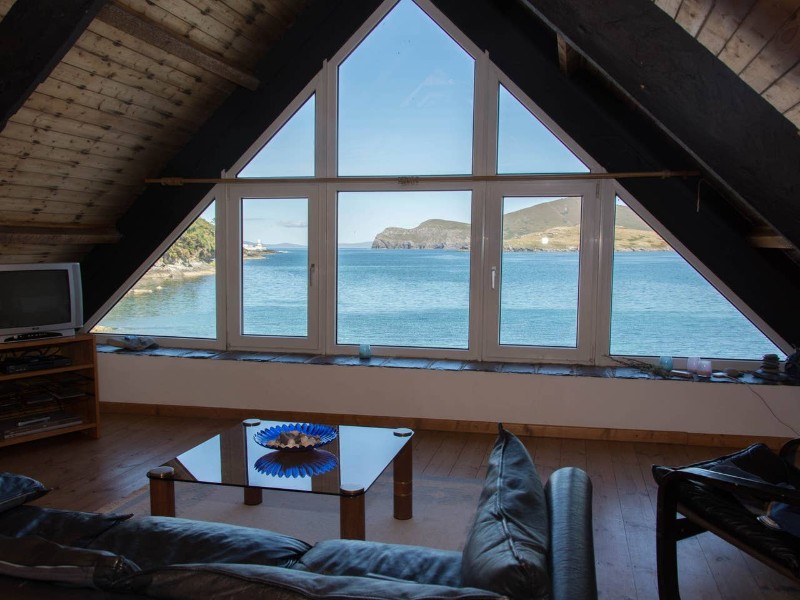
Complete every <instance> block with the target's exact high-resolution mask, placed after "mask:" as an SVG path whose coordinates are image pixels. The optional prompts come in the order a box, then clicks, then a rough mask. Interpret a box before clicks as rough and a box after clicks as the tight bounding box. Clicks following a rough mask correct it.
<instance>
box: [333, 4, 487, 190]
mask: <svg viewBox="0 0 800 600" xmlns="http://www.w3.org/2000/svg"><path fill="white" fill-rule="evenodd" d="M474 71H475V61H474V60H473V59H472V58H471V57H470V56H469V55H468V54H467V53H466V52H465V51H464V50H463V49H462V48H461V47H460V46H459V45H458V44H456V42H454V41H453V39H452V38H450V37H449V36H448V35H447V34H446V33H445V32H444V31H442V29H441V28H440V27H439V26H438V25H437V24H436V23H434V22H433V21H432V20H431V19H430V18H429V17H428V16H427V15H426V14H425V13H424V12H423V11H422V10H421V9H420V8H419V7H418V6H417V5H416V4H414V3H413V2H411V0H402V1H401V2H400V3H399V4H398V5H397V6H396V7H395V8H394V9H393V10H392V11H391V12H390V13H389V14H388V15H387V16H386V17H385V18H384V19H383V21H381V23H380V24H378V26H377V27H376V28H375V29H374V30H373V31H372V33H370V34H369V36H367V38H366V39H365V40H364V41H363V42H361V44H360V45H359V46H358V48H356V49H355V50H354V51H353V53H352V54H351V55H350V56H349V57H348V58H347V59H346V60H345V61H344V62H343V63H342V65H341V66H340V67H339V117H338V118H339V130H338V131H339V174H340V175H344V176H348V175H436V174H439V175H447V174H463V173H471V172H472V106H473V94H474V92H473V88H474Z"/></svg>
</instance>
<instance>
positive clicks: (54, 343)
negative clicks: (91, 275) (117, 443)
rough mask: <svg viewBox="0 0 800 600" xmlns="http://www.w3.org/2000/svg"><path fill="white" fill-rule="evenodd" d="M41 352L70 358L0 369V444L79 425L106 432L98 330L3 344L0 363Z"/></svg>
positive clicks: (93, 433)
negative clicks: (27, 368) (62, 361)
mask: <svg viewBox="0 0 800 600" xmlns="http://www.w3.org/2000/svg"><path fill="white" fill-rule="evenodd" d="M37 355H41V356H56V355H57V356H63V357H67V358H69V360H70V364H69V365H65V366H59V367H53V368H47V369H37V370H33V371H24V372H21V373H5V372H3V370H0V448H2V447H4V446H10V445H12V444H19V443H22V442H27V441H31V440H38V439H41V438H47V437H52V436H55V435H62V434H64V433H71V432H74V431H82V432H84V433H85V434H86V435H88V436H89V437H92V438H98V437H100V402H99V397H98V386H97V351H96V346H95V338H94V336H92V335H76V336H71V337H62V338H45V339H41V340H31V341H25V342H11V343H6V344H0V365H2V364H3V361H6V360H11V359H14V358H21V357H26V356H37ZM74 421H78V422H74ZM20 423H30V424H27V425H19V424H20Z"/></svg>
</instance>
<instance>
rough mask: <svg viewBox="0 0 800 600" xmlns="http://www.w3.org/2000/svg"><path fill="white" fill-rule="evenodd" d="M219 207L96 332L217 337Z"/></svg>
mask: <svg viewBox="0 0 800 600" xmlns="http://www.w3.org/2000/svg"><path fill="white" fill-rule="evenodd" d="M215 204H216V203H214V202H212V203H211V205H210V206H209V207H208V208H207V209H206V210H205V211H204V212H203V214H202V215H200V216H199V217H198V218H197V219H196V220H195V222H194V223H192V224H191V225H190V226H189V228H188V229H187V230H186V231H185V232H184V233H183V235H181V237H179V238H178V239H177V241H175V243H174V244H172V246H170V248H169V249H168V250H167V251H166V252H165V253H164V254H163V255H162V256H161V258H159V259H158V260H157V261H156V263H155V264H154V265H153V266H152V267H151V268H150V269H149V270H148V271H147V272H146V273H145V274H144V275H143V276H142V278H141V279H139V281H137V282H136V284H135V285H134V286H133V287H132V288H131V289H130V290H129V291H128V293H127V294H125V296H123V297H122V299H121V300H120V301H119V302H118V303H117V304H116V305H115V306H114V308H112V309H111V310H110V311H109V312H108V314H106V316H105V317H103V319H102V320H101V321H100V322H99V323H98V324H97V325H96V326H95V327H94V328H93V329H92V333H106V334H109V335H151V336H164V337H190V338H209V339H213V338H215V337H216V336H217V300H216V262H215V259H216V252H215V249H216V242H215V225H214V221H215V219H214V210H215Z"/></svg>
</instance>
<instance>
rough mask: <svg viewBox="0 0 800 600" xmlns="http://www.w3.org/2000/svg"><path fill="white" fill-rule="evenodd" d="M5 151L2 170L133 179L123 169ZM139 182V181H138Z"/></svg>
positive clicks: (0, 163) (1, 154) (0, 157)
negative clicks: (112, 169)
mask: <svg viewBox="0 0 800 600" xmlns="http://www.w3.org/2000/svg"><path fill="white" fill-rule="evenodd" d="M3 150H4V151H3V152H0V168H2V169H11V170H13V169H18V170H21V171H29V172H31V173H34V174H35V173H52V174H53V175H60V176H62V177H76V178H79V179H90V180H96V181H101V182H112V181H122V180H123V178H127V179H126V180H130V178H131V174H130V173H128V172H127V171H123V170H121V169H117V170H114V171H109V170H107V169H99V168H96V167H92V166H87V165H85V164H83V163H78V164H75V163H74V162H69V161H60V160H54V159H53V158H50V157H38V156H20V155H18V154H17V155H15V154H9V153H7V152H6V151H7V150H8V148H3ZM137 181H139V180H138V179H137Z"/></svg>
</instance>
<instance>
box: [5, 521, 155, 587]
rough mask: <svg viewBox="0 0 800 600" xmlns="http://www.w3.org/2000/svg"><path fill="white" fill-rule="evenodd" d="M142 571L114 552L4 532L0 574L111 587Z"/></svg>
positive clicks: (84, 585)
mask: <svg viewBox="0 0 800 600" xmlns="http://www.w3.org/2000/svg"><path fill="white" fill-rule="evenodd" d="M138 571H139V567H137V566H136V565H135V564H134V563H132V562H131V561H129V560H128V559H126V558H125V557H124V556H117V555H115V554H112V553H111V552H103V551H100V550H86V549H84V548H74V547H71V546H62V545H61V544H56V543H54V542H50V541H48V540H45V539H42V538H40V537H35V536H31V537H21V538H12V537H6V536H0V575H7V576H9V577H19V578H22V579H34V580H38V581H51V582H54V583H60V584H64V585H69V586H76V587H92V588H99V589H108V588H110V587H111V586H112V585H113V584H114V582H115V581H117V580H118V579H121V578H123V577H128V576H130V575H132V574H134V573H137V572H138ZM54 597H55V596H54Z"/></svg>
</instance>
